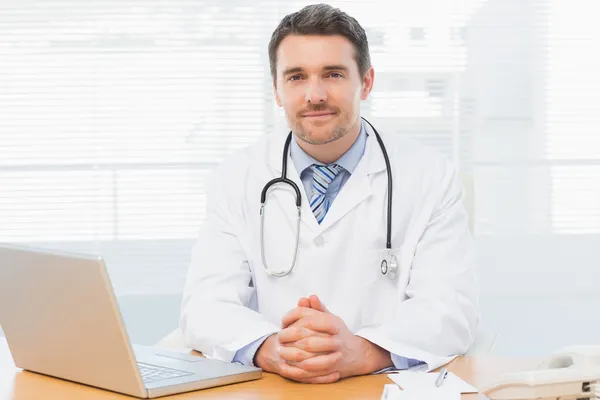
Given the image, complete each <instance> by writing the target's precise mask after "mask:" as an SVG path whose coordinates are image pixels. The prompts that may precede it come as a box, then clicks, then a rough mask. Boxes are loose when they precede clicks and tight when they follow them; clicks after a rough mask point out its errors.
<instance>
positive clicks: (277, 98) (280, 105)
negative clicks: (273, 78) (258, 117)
mask: <svg viewBox="0 0 600 400" xmlns="http://www.w3.org/2000/svg"><path fill="white" fill-rule="evenodd" d="M273 95H274V96H275V102H276V103H277V105H278V106H279V107H283V103H282V102H281V98H279V93H277V87H276V86H275V85H274V84H273Z"/></svg>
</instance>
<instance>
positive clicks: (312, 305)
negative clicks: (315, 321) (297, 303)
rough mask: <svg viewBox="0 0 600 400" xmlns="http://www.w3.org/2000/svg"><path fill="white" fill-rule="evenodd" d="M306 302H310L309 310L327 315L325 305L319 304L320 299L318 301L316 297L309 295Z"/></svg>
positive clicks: (327, 311)
mask: <svg viewBox="0 0 600 400" xmlns="http://www.w3.org/2000/svg"><path fill="white" fill-rule="evenodd" d="M308 300H309V302H310V308H312V309H313V310H318V311H321V312H325V313H329V310H327V308H325V305H324V304H323V303H322V302H321V299H319V297H318V296H317V295H315V294H313V295H311V296H310V297H309V299H308Z"/></svg>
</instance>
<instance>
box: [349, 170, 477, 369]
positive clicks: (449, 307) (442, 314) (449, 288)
mask: <svg viewBox="0 0 600 400" xmlns="http://www.w3.org/2000/svg"><path fill="white" fill-rule="evenodd" d="M443 171H444V172H443V173H442V174H440V177H441V179H440V181H441V182H438V183H437V184H436V185H434V187H435V188H436V189H435V190H432V191H431V194H430V195H431V196H434V197H433V201H434V204H435V207H434V208H433V209H432V211H431V213H430V217H429V218H428V223H427V224H426V226H425V228H424V230H423V232H422V235H421V237H420V240H419V241H418V243H417V244H416V247H415V252H414V258H413V259H412V267H411V272H410V278H409V283H408V286H407V288H406V296H407V297H408V298H407V299H406V300H405V301H403V302H402V303H401V304H399V306H398V309H397V312H396V313H395V315H394V317H393V318H392V319H391V320H389V321H385V322H384V323H382V324H380V325H375V326H369V327H363V328H362V329H360V330H359V331H358V332H357V333H356V334H357V335H358V336H362V337H364V338H365V339H367V340H369V341H370V342H372V343H375V344H377V345H379V346H381V347H382V348H384V349H386V350H388V351H389V352H391V353H392V354H397V355H401V356H402V357H406V358H410V359H415V360H420V361H423V362H425V363H428V364H430V363H431V361H432V360H434V359H435V358H437V357H446V356H451V355H457V354H463V353H464V352H466V350H467V349H468V347H469V346H470V344H471V343H472V341H473V339H474V333H475V329H476V327H477V323H478V320H479V308H478V300H477V282H476V277H475V251H474V244H473V239H472V237H471V234H470V232H469V229H468V221H467V220H468V217H467V214H466V211H465V209H464V207H463V205H462V193H461V189H460V183H459V180H458V177H457V176H456V174H455V173H454V171H453V169H452V168H451V167H450V166H449V165H448V164H446V165H445V168H443ZM403 261H404V262H406V260H403Z"/></svg>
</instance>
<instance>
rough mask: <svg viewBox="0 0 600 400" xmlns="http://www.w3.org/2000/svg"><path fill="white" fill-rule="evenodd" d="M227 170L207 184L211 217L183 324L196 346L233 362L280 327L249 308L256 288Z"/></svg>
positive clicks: (193, 268) (186, 295) (194, 263)
mask: <svg viewBox="0 0 600 400" xmlns="http://www.w3.org/2000/svg"><path fill="white" fill-rule="evenodd" d="M221 175H223V173H222V172H221V170H220V169H218V170H217V171H216V172H215V174H214V175H213V177H212V179H211V180H210V182H209V186H208V188H207V194H208V206H207V219H206V222H205V223H204V225H203V227H202V230H201V233H200V236H199V239H198V241H197V243H196V245H195V246H194V249H193V252H192V257H191V263H190V267H189V271H188V276H187V280H186V285H185V288H184V292H183V301H182V306H181V318H180V327H181V330H182V332H183V335H184V337H185V339H186V342H187V343H188V345H190V346H191V347H193V348H194V349H196V350H199V351H201V352H202V353H204V354H205V355H207V356H212V357H214V358H218V359H221V360H224V361H232V359H233V358H234V356H235V354H236V352H237V351H238V350H240V349H241V348H243V347H244V346H246V345H248V344H250V343H252V342H254V341H255V340H257V339H259V338H261V337H263V336H265V335H269V334H271V333H274V332H277V331H278V330H279V327H278V326H276V325H274V324H272V323H270V322H269V321H267V320H266V319H265V318H264V317H263V316H261V315H260V314H259V313H258V312H256V311H255V310H253V309H251V308H250V307H249V304H250V300H251V298H252V296H253V295H255V293H254V290H255V288H254V287H251V286H250V280H251V272H250V268H249V265H248V263H247V262H246V255H245V254H244V251H243V250H242V247H241V245H240V243H239V241H238V234H239V232H237V231H236V228H238V227H240V226H242V221H243V219H242V213H241V211H240V209H241V207H235V206H232V203H233V202H234V200H232V197H233V196H231V195H230V194H227V193H225V190H224V188H223V184H222V182H225V181H224V180H222V179H220V176H221ZM240 327H243V329H240Z"/></svg>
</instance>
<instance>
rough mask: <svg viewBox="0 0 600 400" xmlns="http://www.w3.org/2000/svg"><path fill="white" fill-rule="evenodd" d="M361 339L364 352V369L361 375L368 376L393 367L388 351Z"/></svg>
mask: <svg viewBox="0 0 600 400" xmlns="http://www.w3.org/2000/svg"><path fill="white" fill-rule="evenodd" d="M360 339H362V342H363V346H364V350H363V352H362V354H363V355H364V361H365V362H364V363H363V366H364V369H363V371H362V375H366V374H370V373H373V372H375V371H379V370H382V369H384V368H388V367H393V366H394V363H393V361H392V356H391V354H390V352H389V351H387V350H385V349H384V348H382V347H380V346H378V345H376V344H375V343H372V342H370V341H368V340H367V339H364V338H362V337H361V338H360Z"/></svg>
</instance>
